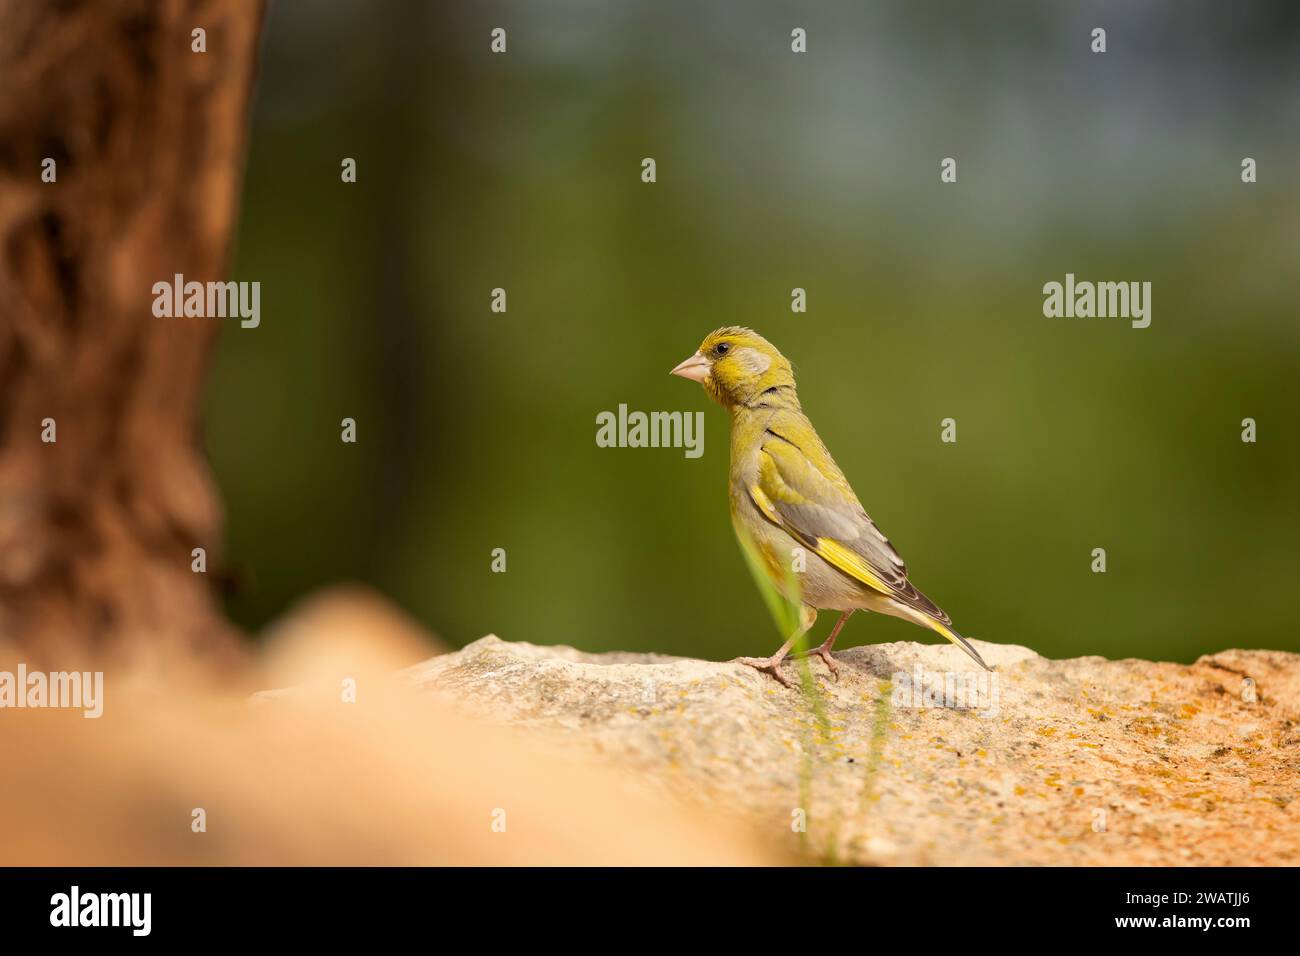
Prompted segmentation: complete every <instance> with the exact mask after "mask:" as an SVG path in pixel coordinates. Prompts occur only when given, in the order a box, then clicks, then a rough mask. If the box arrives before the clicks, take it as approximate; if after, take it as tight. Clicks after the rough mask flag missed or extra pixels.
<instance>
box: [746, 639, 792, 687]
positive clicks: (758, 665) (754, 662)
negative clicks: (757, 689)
mask: <svg viewBox="0 0 1300 956" xmlns="http://www.w3.org/2000/svg"><path fill="white" fill-rule="evenodd" d="M804 633H805V632H803V631H798V632H796V633H795V635H794V636H793V637H791V638H790V640H788V641H786V642H785V643H784V644H782V645H781V647H780V649H778V650H777V652H776V653H775V654H773V655H772V656H771V657H737V658H736V659H735V660H734V661H733V662H732V663H734V664H744V665H745V666H746V667H752V668H754V669H755V670H760V671H763V672H764V673H765V674H771V675H772V676H773V677H775V678H776V679H777V681H778V682H780V683H782V684H784V685H785V686H786V687H789V688H791V689H793V688H794V684H792V683H790V678H788V677H786V676H785V675H784V674H782V673H781V662H782V661H783V660H785V656H786V655H787V654H789V653H790V648H791V646H792V645H793V644H794V642H795V641H797V640H799V638H801V637H803V635H804Z"/></svg>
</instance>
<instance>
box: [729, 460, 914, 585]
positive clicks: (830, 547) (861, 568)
mask: <svg viewBox="0 0 1300 956" xmlns="http://www.w3.org/2000/svg"><path fill="white" fill-rule="evenodd" d="M749 497H750V498H751V499H752V500H753V502H754V505H755V506H756V507H757V508H758V510H759V511H761V512H762V513H763V517H765V518H766V519H767V520H768V521H770V522H772V524H774V525H776V526H777V527H779V528H784V529H785V530H786V531H787V532H788V533H789V534H791V535H792V536H793V537H794V538H795V539H797V540H799V541H803V542H805V543H806V544H807V545H808V547H810V548H812V549H813V552H814V553H815V554H817V556H818V557H820V558H821V559H822V560H823V561H825V562H826V563H827V564H830V565H832V566H833V567H836V568H839V570H841V571H843V572H844V573H845V574H847V575H848V576H849V577H851V578H853V579H855V580H857V581H861V582H862V583H863V584H865V585H866V586H867V587H869V588H872V589H873V590H876V591H879V592H880V593H881V594H885V595H893V594H897V593H898V590H897V589H896V588H891V587H890V586H889V585H888V584H886V583H885V582H884V581H882V580H881V579H880V576H879V575H878V574H876V572H875V571H873V570H872V568H871V565H870V564H868V563H867V561H866V560H865V559H864V558H863V557H862V555H860V554H858V553H857V552H856V551H854V550H852V549H851V548H846V547H845V546H844V545H842V544H840V543H839V542H838V541H836V540H834V539H833V538H814V537H812V536H810V535H805V534H801V533H800V532H799V531H798V530H796V529H794V528H791V527H790V526H789V524H787V523H786V522H785V521H782V520H781V516H780V515H779V514H777V511H776V509H775V508H773V507H772V499H770V498H769V497H768V496H767V494H766V493H765V492H764V491H763V489H762V488H760V487H759V486H758V485H750V486H749Z"/></svg>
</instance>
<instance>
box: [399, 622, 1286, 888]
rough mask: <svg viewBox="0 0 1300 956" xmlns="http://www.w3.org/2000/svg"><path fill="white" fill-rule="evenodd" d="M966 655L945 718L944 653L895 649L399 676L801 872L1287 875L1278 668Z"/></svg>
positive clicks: (949, 653)
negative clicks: (701, 817)
mask: <svg viewBox="0 0 1300 956" xmlns="http://www.w3.org/2000/svg"><path fill="white" fill-rule="evenodd" d="M976 643H977V646H978V647H979V650H980V652H981V653H982V654H983V655H984V657H985V659H986V660H987V661H989V663H990V664H993V665H995V668H996V672H997V677H998V683H997V685H996V687H994V686H993V685H988V686H987V689H989V690H992V691H993V693H992V694H991V695H988V696H985V697H975V698H967V699H966V700H964V701H963V700H954V699H953V697H954V695H952V694H948V695H947V696H946V699H945V691H944V685H945V680H946V675H959V674H962V673H963V672H966V667H967V660H966V658H965V657H964V656H962V654H961V653H960V651H958V650H956V649H955V648H951V647H940V646H933V645H920V644H910V643H909V644H880V645H874V646H868V647H857V648H853V649H851V650H848V651H844V652H842V653H840V654H837V655H836V658H837V659H838V660H839V662H840V667H841V670H842V672H843V673H842V676H841V678H840V680H839V681H838V682H837V683H832V682H831V681H829V680H828V676H827V671H826V669H825V667H824V666H823V665H822V664H821V662H820V661H816V662H814V663H813V664H812V665H810V666H811V673H810V674H809V675H808V677H809V681H808V684H807V686H806V688H805V690H804V691H803V692H800V691H792V690H787V689H785V688H783V687H780V686H779V685H777V683H776V682H775V681H774V680H772V678H770V677H767V676H765V675H761V674H758V673H757V672H755V671H753V670H751V669H749V668H747V667H744V666H741V665H738V664H715V663H710V662H707V661H697V660H686V659H681V658H671V657H660V656H656V655H643V654H584V653H580V652H578V651H575V650H573V649H572V648H567V647H536V646H533V645H531V644H507V643H505V642H503V641H500V640H498V639H497V638H495V637H486V638H483V639H482V640H480V641H476V642H475V643H473V644H471V645H470V646H469V647H466V648H465V649H464V650H462V651H459V652H457V653H454V654H448V655H445V656H443V657H438V658H435V659H433V660H431V661H428V662H426V663H424V664H421V665H417V666H416V667H415V668H412V669H411V670H410V671H409V672H408V673H409V675H410V676H412V677H413V679H414V680H415V681H416V682H417V684H419V685H421V686H424V687H427V688H429V689H430V690H432V691H434V692H436V693H437V694H438V695H439V696H442V697H445V698H447V699H449V700H451V701H454V702H456V704H457V705H458V706H459V707H460V708H461V709H462V710H464V711H467V712H469V713H471V714H474V715H476V716H478V717H480V718H483V719H487V720H492V721H498V722H504V723H508V724H511V725H514V726H517V727H523V728H531V729H532V730H534V731H536V732H537V733H538V734H540V735H542V737H544V738H545V739H546V740H548V741H554V742H556V743H557V744H563V745H565V746H569V747H574V748H577V749H578V750H579V751H582V752H595V753H598V754H599V755H601V756H602V757H603V758H605V759H607V760H610V761H612V762H614V763H615V764H618V765H622V766H624V767H629V768H633V769H635V770H636V771H638V772H639V773H640V774H641V775H642V776H644V777H646V778H648V779H654V780H657V781H660V782H661V783H662V785H663V786H665V787H667V788H668V789H669V790H670V791H672V792H674V793H675V794H677V795H679V796H682V797H687V798H694V799H696V800H700V801H703V802H705V803H706V804H710V805H712V806H713V807H714V808H716V809H722V810H726V811H727V812H729V813H732V814H734V815H735V816H736V817H738V818H742V819H746V820H749V821H750V822H751V823H752V824H753V825H754V826H755V827H757V828H758V829H759V831H760V832H761V833H764V834H766V839H767V844H768V845H769V846H770V847H772V848H773V849H781V848H789V849H796V848H798V849H801V850H802V851H803V853H804V854H805V855H806V857H807V858H811V859H814V860H822V861H838V862H850V863H864V864H875V863H878V864H943V865H947V864H977V865H990V864H1073V865H1148V864H1159V865H1176V864H1196V865H1205V866H1208V865H1217V866H1242V865H1256V864H1273V865H1278V864H1293V863H1294V862H1295V861H1296V859H1297V858H1300V801H1297V800H1296V799H1295V796H1296V793H1297V792H1300V730H1298V729H1297V728H1298V727H1300V655H1297V654H1288V653H1284V652H1281V651H1239V650H1234V651H1223V652H1221V653H1218V654H1214V655H1211V656H1208V657H1203V658H1201V659H1200V660H1199V661H1197V662H1196V663H1195V664H1191V665H1185V664H1166V663H1153V662H1149V661H1138V660H1124V661H1108V660H1104V659H1102V658H1100V657H1082V658H1076V659H1074V660H1062V661H1053V660H1047V659H1046V658H1042V657H1039V656H1038V655H1037V654H1035V653H1034V652H1033V651H1031V650H1028V649H1027V648H1023V647H1014V646H1001V645H995V644H988V643H985V642H983V641H980V642H976ZM791 672H792V673H794V672H795V671H794V668H793V666H791ZM915 687H920V688H922V690H921V691H919V692H914V688H915ZM945 703H947V704H949V706H944V704H945ZM953 703H974V704H975V705H976V706H975V707H974V708H965V707H956V706H951V704H953ZM804 821H806V832H802V833H801V832H799V831H798V830H797V825H798V824H799V823H801V822H804Z"/></svg>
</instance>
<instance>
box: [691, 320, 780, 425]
mask: <svg viewBox="0 0 1300 956" xmlns="http://www.w3.org/2000/svg"><path fill="white" fill-rule="evenodd" d="M672 374H673V375H680V376H681V377H682V378H689V379H691V380H692V381H694V382H699V383H700V384H701V385H703V386H704V390H705V391H707V392H708V393H709V394H710V395H712V396H713V397H714V398H715V399H716V400H717V401H718V402H720V403H721V404H722V405H724V406H726V407H727V408H732V407H734V406H736V405H750V404H753V403H754V402H756V401H757V400H758V399H759V397H760V396H762V395H763V394H764V393H766V392H775V391H780V392H784V393H786V397H787V398H788V399H793V397H794V371H793V370H792V369H791V368H790V362H789V361H788V360H787V359H786V357H785V356H784V355H782V354H781V353H780V352H779V351H777V348H776V346H775V345H773V344H772V343H771V342H769V341H768V340H767V339H765V338H763V336H761V335H759V334H758V333H757V332H755V331H753V330H751V329H742V328H740V327H739V326H734V325H732V326H727V327H726V328H722V329H718V330H717V331H716V332H710V333H709V334H708V336H706V337H705V339H704V341H703V342H701V343H700V348H699V351H697V352H696V353H695V354H694V355H692V356H691V357H690V358H688V359H687V360H686V361H685V362H682V363H681V364H680V365H678V366H677V367H676V368H675V369H673V370H672Z"/></svg>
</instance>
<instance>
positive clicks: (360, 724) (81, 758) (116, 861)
mask: <svg viewBox="0 0 1300 956" xmlns="http://www.w3.org/2000/svg"><path fill="white" fill-rule="evenodd" d="M429 653H430V644H429V643H428V641H427V639H425V638H422V637H421V636H420V635H419V633H418V631H417V630H415V629H413V628H412V626H411V625H409V624H408V623H407V622H406V621H404V620H403V619H402V618H401V617H399V616H398V615H397V614H396V613H395V612H393V611H391V610H389V609H387V608H386V606H385V605H383V604H382V602H380V601H379V600H378V599H376V598H373V597H370V596H368V595H366V594H365V593H359V592H343V593H338V594H334V595H332V596H327V597H326V598H323V599H319V600H316V601H314V602H309V603H308V604H307V605H306V606H305V607H304V608H301V609H299V610H297V611H296V612H294V614H292V615H291V616H290V618H289V619H288V620H287V621H285V622H284V623H282V624H281V625H279V626H278V627H276V628H274V629H273V633H271V634H270V635H269V636H268V639H267V641H266V642H265V647H264V651H263V653H262V656H261V657H260V658H259V660H258V661H257V662H256V665H255V666H256V670H255V671H254V672H252V673H250V674H249V675H248V676H249V681H250V684H262V686H284V685H291V684H292V685H296V686H297V687H298V688H299V689H295V690H293V691H285V692H277V693H274V694H264V695H258V696H257V697H256V698H254V699H251V700H250V699H249V698H248V697H247V696H246V695H245V694H243V693H242V692H230V691H228V690H220V689H217V688H214V687H212V686H211V685H210V684H208V683H206V682H204V681H201V680H198V679H195V680H186V679H183V678H171V679H168V680H166V681H160V680H157V679H155V678H154V677H152V676H149V675H146V674H144V673H142V672H133V673H132V672H123V671H122V670H120V669H119V670H109V671H107V673H106V677H105V685H106V692H105V707H104V714H103V716H102V717H101V718H99V719H98V720H90V719H85V718H83V717H82V714H81V712H80V711H70V710H69V711H57V710H12V711H8V712H5V713H4V714H3V719H0V751H3V752H4V754H5V757H6V766H5V774H4V775H3V779H0V848H2V849H0V865H11V866H12V865H81V866H84V865H115V866H118V865H171V864H183V865H184V864H202V865H213V864H215V865H499V864H507V865H513V864H614V865H618V864H688V865H689V864H723V865H727V864H757V863H773V862H781V859H780V858H779V857H776V856H773V855H771V854H766V853H763V852H761V851H760V849H759V848H758V845H757V843H756V842H755V841H754V840H753V839H752V837H751V836H750V835H748V834H747V833H746V831H744V830H743V829H742V828H741V827H739V826H738V825H736V824H735V823H733V822H729V821H727V820H725V819H719V818H718V817H717V816H715V815H711V814H709V813H706V812H705V811H702V810H699V809H695V808H691V807H687V806H683V805H681V804H679V803H677V802H675V801H674V800H671V799H669V798H667V797H665V796H664V795H663V794H662V792H656V791H654V790H653V789H651V788H649V787H647V786H646V785H645V784H644V783H642V782H641V781H639V780H638V779H637V778H636V777H635V776H634V775H631V774H628V773H625V772H619V771H615V770H610V769H606V768H602V767H600V766H597V765H596V764H595V763H592V762H586V761H583V760H581V759H578V758H575V757H574V756H572V755H567V756H566V755H562V754H561V753H559V752H558V751H556V750H554V749H553V748H551V747H549V746H547V745H545V744H543V743H542V742H541V741H540V740H538V739H536V738H534V737H532V736H531V735H527V734H524V733H522V732H519V731H512V730H508V729H502V728H490V727H488V726H486V725H484V724H480V723H476V722H473V721H470V720H467V719H465V718H463V717H459V716H457V715H455V714H453V713H452V712H451V710H450V709H449V708H448V707H447V706H446V705H445V704H441V703H438V702H436V701H435V700H434V699H433V697H432V696H431V695H430V694H428V693H427V692H421V691H420V690H418V689H417V688H416V687H415V686H414V685H413V684H412V683H411V682H410V681H409V680H406V679H401V678H399V677H397V676H395V675H396V672H397V670H398V668H400V667H401V666H403V665H408V664H411V663H413V662H415V661H418V660H420V659H422V658H424V657H427V656H428V654H429ZM16 663H17V662H16V660H15V659H14V658H13V657H12V656H11V655H4V654H3V652H0V669H5V670H10V671H12V670H14V668H15V666H16ZM347 678H352V679H354V680H355V682H356V701H355V703H345V702H343V701H342V699H341V693H340V688H341V687H342V686H343V681H344V680H345V679H347ZM196 808H202V810H203V811H204V812H205V817H206V832H194V831H193V829H192V821H193V819H194V811H195V809H196ZM494 824H495V827H494ZM503 826H504V832H497V831H499V830H501V829H502V827H503Z"/></svg>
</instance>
